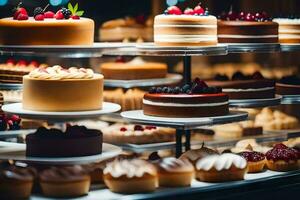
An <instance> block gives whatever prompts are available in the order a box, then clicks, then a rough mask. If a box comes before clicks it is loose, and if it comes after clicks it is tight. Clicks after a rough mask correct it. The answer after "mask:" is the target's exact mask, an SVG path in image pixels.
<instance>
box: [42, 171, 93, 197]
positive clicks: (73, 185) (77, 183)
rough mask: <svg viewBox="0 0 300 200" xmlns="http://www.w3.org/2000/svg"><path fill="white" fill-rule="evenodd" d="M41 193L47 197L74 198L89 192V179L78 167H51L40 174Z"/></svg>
mask: <svg viewBox="0 0 300 200" xmlns="http://www.w3.org/2000/svg"><path fill="white" fill-rule="evenodd" d="M39 179H40V185H41V188H42V192H43V194H44V195H45V196H49V197H76V196H82V195H86V194H87V193H88V192H89V189H90V184H91V178H90V176H89V174H88V173H87V172H86V171H85V170H84V169H83V168H82V167H81V166H78V165H75V166H65V167H52V168H50V169H46V170H44V171H42V172H41V173H40V176H39Z"/></svg>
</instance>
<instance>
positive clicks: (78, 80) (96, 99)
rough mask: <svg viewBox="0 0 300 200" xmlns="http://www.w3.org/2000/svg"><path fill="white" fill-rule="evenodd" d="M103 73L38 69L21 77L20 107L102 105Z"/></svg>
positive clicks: (64, 108) (80, 108)
mask: <svg viewBox="0 0 300 200" xmlns="http://www.w3.org/2000/svg"><path fill="white" fill-rule="evenodd" d="M102 95H103V76H102V75H101V74H94V72H93V71H92V70H91V69H84V68H80V69H77V68H73V67H72V68H69V69H63V68H62V67H60V66H58V65H56V66H53V67H48V68H46V69H41V68H38V69H36V70H33V71H32V72H30V74H29V75H26V76H24V77H23V108H24V109H27V110H34V111H54V112H59V111H85V110H97V109H101V108H102V98H103V97H102Z"/></svg>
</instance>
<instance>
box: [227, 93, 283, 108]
mask: <svg viewBox="0 0 300 200" xmlns="http://www.w3.org/2000/svg"><path fill="white" fill-rule="evenodd" d="M281 99H282V97H281V96H279V95H278V96H276V97H275V98H271V99H239V100H229V106H230V107H239V108H261V107H268V106H278V105H280V103H281Z"/></svg>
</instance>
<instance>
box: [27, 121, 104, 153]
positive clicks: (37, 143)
mask: <svg viewBox="0 0 300 200" xmlns="http://www.w3.org/2000/svg"><path fill="white" fill-rule="evenodd" d="M101 153H102V132H101V131H99V130H94V129H87V128H86V127H84V126H69V127H67V129H66V131H65V132H63V131H61V130H58V129H47V128H44V127H41V128H39V129H37V131H36V132H35V133H32V134H28V135H27V136H26V156H29V157H76V156H90V155H96V154H101Z"/></svg>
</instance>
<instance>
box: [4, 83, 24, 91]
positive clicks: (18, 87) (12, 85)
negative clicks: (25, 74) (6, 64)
mask: <svg viewBox="0 0 300 200" xmlns="http://www.w3.org/2000/svg"><path fill="white" fill-rule="evenodd" d="M22 88H23V84H20V83H0V90H21V89H22Z"/></svg>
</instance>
